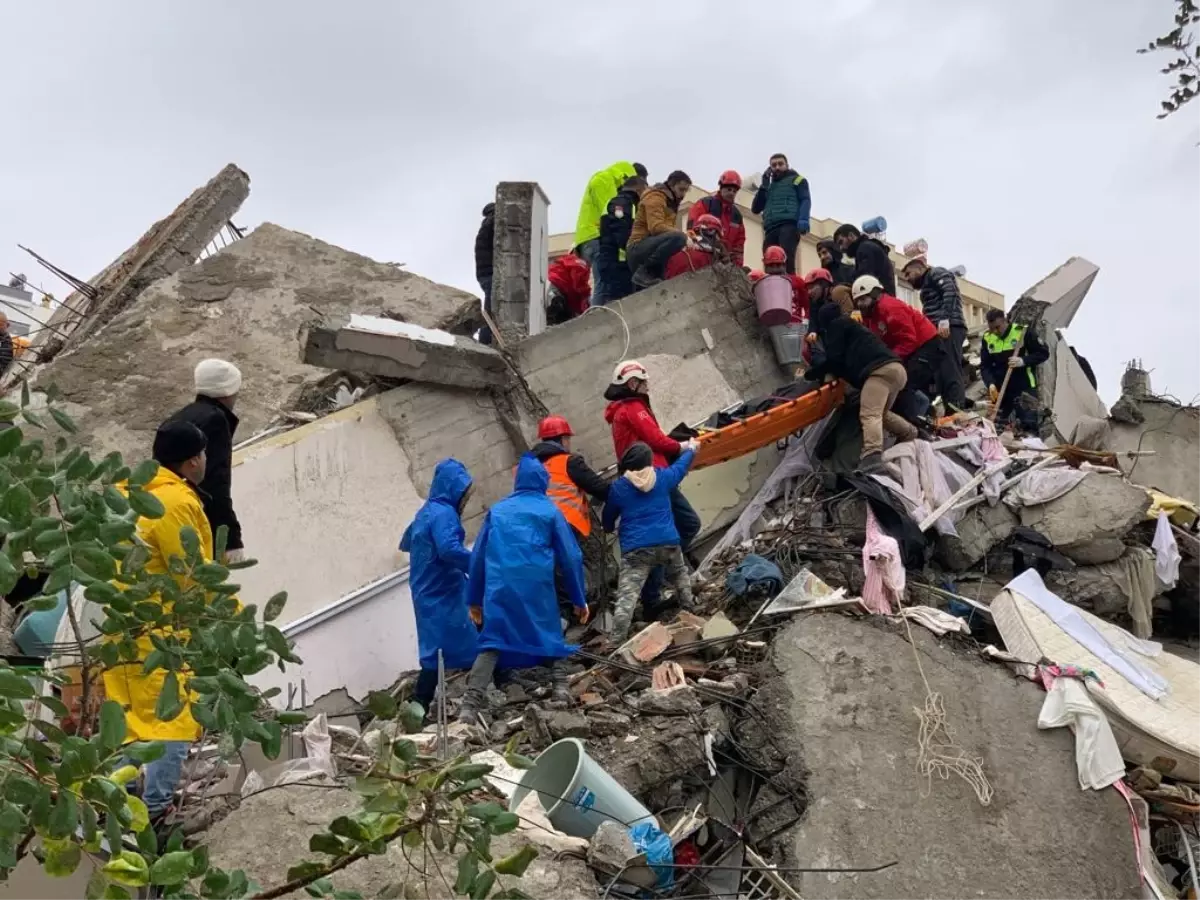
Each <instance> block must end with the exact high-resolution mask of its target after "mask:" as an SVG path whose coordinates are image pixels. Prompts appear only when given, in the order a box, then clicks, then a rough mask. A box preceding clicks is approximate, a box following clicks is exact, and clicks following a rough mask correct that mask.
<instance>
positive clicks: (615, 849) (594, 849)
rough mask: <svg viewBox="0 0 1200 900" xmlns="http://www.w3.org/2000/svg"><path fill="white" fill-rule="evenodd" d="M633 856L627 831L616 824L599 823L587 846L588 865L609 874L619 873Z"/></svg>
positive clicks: (635, 850)
mask: <svg viewBox="0 0 1200 900" xmlns="http://www.w3.org/2000/svg"><path fill="white" fill-rule="evenodd" d="M635 856H637V849H636V848H635V847H634V846H633V838H632V837H630V836H629V829H628V828H626V827H625V826H624V825H622V824H620V823H618V822H601V823H600V827H599V828H597V829H596V833H595V834H594V835H592V839H591V843H590V844H588V851H587V859H588V864H589V865H592V866H595V867H596V868H598V869H601V870H602V871H605V872H608V873H610V874H614V875H615V874H616V873H617V872H619V871H621V870H622V869H623V868H625V864H626V863H627V862H629V860H631V859H633V858H634V857H635Z"/></svg>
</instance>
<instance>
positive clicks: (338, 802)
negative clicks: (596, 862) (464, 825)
mask: <svg viewBox="0 0 1200 900" xmlns="http://www.w3.org/2000/svg"><path fill="white" fill-rule="evenodd" d="M361 807H362V798H361V797H360V796H359V795H357V794H355V793H353V792H352V791H349V790H345V791H339V790H331V789H329V788H325V789H321V790H317V789H314V788H307V787H303V786H300V785H289V786H287V787H281V788H276V789H273V790H270V791H263V792H262V793H260V794H255V795H254V796H252V797H249V798H247V799H246V800H244V801H243V802H242V804H241V806H240V807H239V808H238V809H235V810H234V811H233V812H232V813H230V814H229V816H228V817H227V818H225V819H223V820H222V821H220V822H218V823H217V824H216V825H214V826H213V827H212V828H211V829H210V830H209V832H208V849H209V856H210V858H211V859H212V863H213V865H215V866H221V867H222V868H226V869H244V870H245V871H246V873H247V874H248V875H249V876H250V877H251V878H253V879H255V880H256V881H257V882H258V883H259V884H260V885H262V886H263V887H264V888H269V887H274V886H276V885H280V884H285V883H286V882H287V870H288V869H289V868H290V867H291V866H294V865H296V864H297V863H298V862H301V861H302V860H304V859H306V858H308V857H309V856H312V855H315V854H309V853H308V852H307V847H308V841H309V838H310V837H311V836H312V835H314V834H316V833H317V832H319V831H323V830H325V827H326V826H328V824H329V823H330V822H332V821H333V820H334V819H335V818H337V817H338V816H342V815H349V814H352V813H354V812H355V811H357V810H358V809H360V808H361ZM266 835H269V836H270V839H269V840H264V839H263V838H264V836H266ZM528 842H529V841H528V839H527V838H525V837H523V836H520V835H518V834H504V835H497V836H496V837H494V838H493V839H492V846H491V852H492V855H493V856H494V857H495V858H496V859H500V858H502V857H504V856H507V855H509V854H510V853H514V852H516V850H518V849H519V848H520V847H521V846H523V845H525V844H527V843H528ZM408 853H409V855H410V856H412V860H413V862H412V863H409V861H408V860H407V859H406V858H405V852H404V850H403V849H402V848H401V847H400V842H399V841H395V842H393V843H392V844H390V845H389V846H388V849H387V852H386V853H383V854H380V855H378V856H368V857H367V858H366V859H363V860H360V861H358V862H356V863H353V864H352V865H350V866H347V867H346V868H345V869H343V870H341V871H340V872H338V873H337V875H336V876H334V880H335V882H336V884H337V887H338V889H339V890H345V891H358V892H359V893H360V894H362V896H364V897H379V896H382V895H383V894H384V893H385V889H386V888H388V887H389V886H398V892H397V893H396V894H395V896H401V897H419V898H429V900H433V898H441V897H449V896H452V895H453V891H452V890H450V888H449V887H448V885H447V884H446V882H445V881H444V880H443V873H448V874H449V878H450V883H451V884H452V883H453V880H454V874H453V873H454V872H455V870H456V868H455V867H456V864H457V863H456V860H457V854H453V853H448V852H439V851H436V850H434V849H433V847H432V846H428V845H426V846H425V847H424V849H419V850H417V851H415V852H414V851H408ZM506 880H507V881H510V882H511V884H512V885H513V886H514V887H519V888H520V889H521V890H522V891H524V892H525V893H526V894H528V895H529V896H531V897H536V898H539V900H559V898H579V900H594V898H595V897H596V896H597V890H596V879H595V878H594V877H593V876H592V873H591V870H590V869H588V867H587V864H586V863H585V862H583V860H581V859H572V858H565V857H564V858H562V859H555V858H554V856H553V854H552V853H549V852H546V851H543V852H542V853H541V854H540V855H539V857H538V858H537V859H535V860H534V861H533V862H532V863H531V864H530V866H529V868H528V869H526V870H525V874H524V876H522V877H521V878H520V879H515V878H512V879H506ZM389 893H390V892H389ZM289 896H301V897H302V896H304V893H303V891H298V892H297V893H296V894H292V895H289Z"/></svg>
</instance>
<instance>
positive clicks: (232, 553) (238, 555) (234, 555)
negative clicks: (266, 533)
mask: <svg viewBox="0 0 1200 900" xmlns="http://www.w3.org/2000/svg"><path fill="white" fill-rule="evenodd" d="M245 559H246V550H245V548H241V549H238V550H226V551H225V562H226V563H240V562H243V561H245Z"/></svg>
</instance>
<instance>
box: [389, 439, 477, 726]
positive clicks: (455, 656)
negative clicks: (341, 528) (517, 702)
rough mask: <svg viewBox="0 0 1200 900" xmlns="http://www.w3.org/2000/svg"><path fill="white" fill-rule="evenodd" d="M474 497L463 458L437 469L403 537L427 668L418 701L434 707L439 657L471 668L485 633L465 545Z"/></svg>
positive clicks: (417, 692) (453, 665)
mask: <svg viewBox="0 0 1200 900" xmlns="http://www.w3.org/2000/svg"><path fill="white" fill-rule="evenodd" d="M470 495H471V473H470V472H468V471H467V467H466V466H464V465H463V464H462V463H461V462H459V461H458V460H457V459H443V460H442V461H441V462H439V463H438V464H437V466H436V467H435V468H434V470H433V483H432V484H430V486H429V499H428V500H426V501H425V504H424V505H423V506H422V507H421V508H420V509H419V510H417V515H416V517H415V518H414V519H413V521H412V524H410V525H409V526H408V527H407V528H406V529H404V536H403V537H402V538H401V539H400V549H401V550H402V551H404V552H405V553H407V554H408V555H409V556H408V565H409V573H410V574H409V585H410V587H411V588H412V599H413V612H414V614H415V615H416V620H417V645H418V647H419V650H420V662H421V671H420V674H418V675H417V686H416V689H415V690H414V692H413V699H414V700H416V702H417V703H420V704H421V708H422V709H424V710H426V711H428V710H429V708H430V707H431V706H432V705H433V697H434V693H435V692H436V690H437V684H438V655H439V652H440V654H441V657H442V664H443V665H444V666H445V668H446V669H469V668H471V666H472V665H474V663H475V657H476V656H477V655H478V652H479V648H478V643H479V634H478V631H477V630H476V627H475V623H474V622H472V621H471V617H470V615H469V613H468V611H467V570H468V569H469V568H470V564H471V552H470V551H469V550H467V548H466V546H465V545H464V544H463V540H464V539H465V538H466V532H465V531H464V530H463V527H462V511H463V508H464V507H465V506H466V505H467V500H468V499H469V498H470Z"/></svg>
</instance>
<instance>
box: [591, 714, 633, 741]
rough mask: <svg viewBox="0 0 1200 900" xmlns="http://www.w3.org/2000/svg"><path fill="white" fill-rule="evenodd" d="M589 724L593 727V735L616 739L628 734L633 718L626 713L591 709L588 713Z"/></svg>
mask: <svg viewBox="0 0 1200 900" xmlns="http://www.w3.org/2000/svg"><path fill="white" fill-rule="evenodd" d="M587 719H588V722H590V723H591V726H592V734H593V735H595V736H596V737H615V736H616V735H619V734H628V733H629V726H630V725H631V724H632V723H633V718H632V717H631V716H627V715H625V714H624V713H619V712H613V711H611V710H601V709H590V710H588V713H587Z"/></svg>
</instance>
